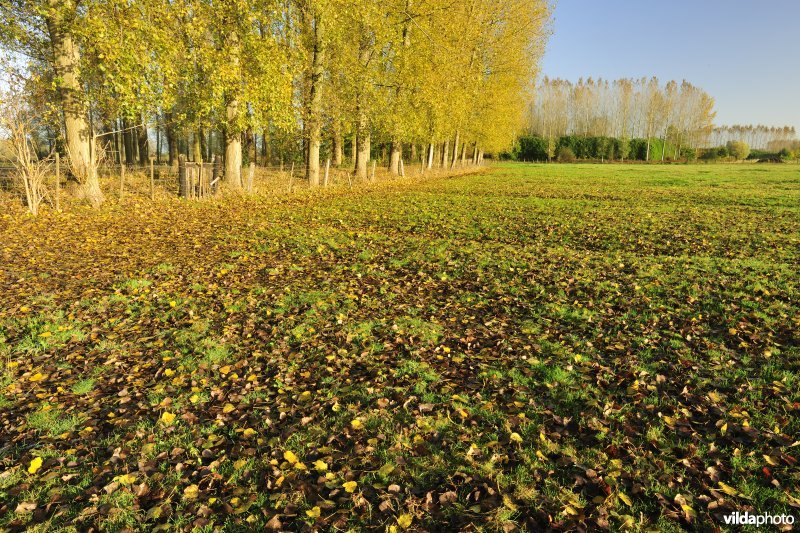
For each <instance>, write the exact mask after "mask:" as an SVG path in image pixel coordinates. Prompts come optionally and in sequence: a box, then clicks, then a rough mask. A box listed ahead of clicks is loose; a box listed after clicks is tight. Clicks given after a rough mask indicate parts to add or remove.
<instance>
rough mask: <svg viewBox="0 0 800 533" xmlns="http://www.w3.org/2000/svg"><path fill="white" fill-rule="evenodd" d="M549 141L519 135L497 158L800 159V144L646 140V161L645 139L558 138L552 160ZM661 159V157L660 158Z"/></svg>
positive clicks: (567, 159) (620, 159)
mask: <svg viewBox="0 0 800 533" xmlns="http://www.w3.org/2000/svg"><path fill="white" fill-rule="evenodd" d="M550 143H551V141H550V140H549V139H546V138H544V137H540V136H538V135H523V136H521V137H520V138H518V139H517V141H516V143H515V144H514V147H513V148H512V150H511V151H510V152H506V153H504V154H501V158H502V159H511V160H515V161H559V162H564V163H569V162H572V161H575V160H578V159H581V160H596V161H609V160H617V161H696V160H701V161H730V160H742V159H750V160H773V161H780V160H786V159H796V158H800V143H797V142H796V143H795V144H794V145H793V147H794V148H795V149H794V151H792V150H789V149H787V148H782V149H781V150H778V151H774V152H771V151H765V150H752V151H751V150H750V148H749V147H748V146H747V144H746V143H743V142H741V141H729V142H728V143H726V145H724V146H718V147H712V148H692V147H687V146H681V147H679V146H678V145H676V144H674V143H671V142H669V141H664V140H663V139H650V154H649V158H648V148H647V145H648V142H647V139H620V138H617V137H605V136H595V137H582V136H579V135H562V136H561V137H558V138H557V139H556V140H555V143H554V150H553V151H552V157H551V155H550V152H549V150H548V149H549V148H550V147H551V146H552V145H551V144H550ZM662 156H663V157H662Z"/></svg>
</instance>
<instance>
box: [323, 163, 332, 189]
mask: <svg viewBox="0 0 800 533" xmlns="http://www.w3.org/2000/svg"><path fill="white" fill-rule="evenodd" d="M330 170H331V158H330V157H329V158H328V159H327V160H326V161H325V180H324V181H323V182H322V186H323V187H327V186H328V172H330Z"/></svg>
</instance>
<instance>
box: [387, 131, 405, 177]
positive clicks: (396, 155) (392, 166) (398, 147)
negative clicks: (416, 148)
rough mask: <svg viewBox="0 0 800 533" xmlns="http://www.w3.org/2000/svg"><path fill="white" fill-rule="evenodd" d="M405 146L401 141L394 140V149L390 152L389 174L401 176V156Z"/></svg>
mask: <svg viewBox="0 0 800 533" xmlns="http://www.w3.org/2000/svg"><path fill="white" fill-rule="evenodd" d="M402 150H403V145H402V144H400V141H398V140H396V139H395V140H393V141H392V148H391V150H390V151H389V172H390V173H392V174H394V175H395V176H396V175H398V174H400V155H401V154H402Z"/></svg>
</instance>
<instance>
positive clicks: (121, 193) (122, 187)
mask: <svg viewBox="0 0 800 533" xmlns="http://www.w3.org/2000/svg"><path fill="white" fill-rule="evenodd" d="M124 195H125V163H122V164H121V165H120V166H119V199H120V200H122V197H123V196H124Z"/></svg>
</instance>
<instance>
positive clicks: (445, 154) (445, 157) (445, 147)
mask: <svg viewBox="0 0 800 533" xmlns="http://www.w3.org/2000/svg"><path fill="white" fill-rule="evenodd" d="M449 154H450V140H449V139H448V140H446V141H445V142H444V144H442V158H441V161H440V164H441V166H442V168H447V163H448V162H449Z"/></svg>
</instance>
